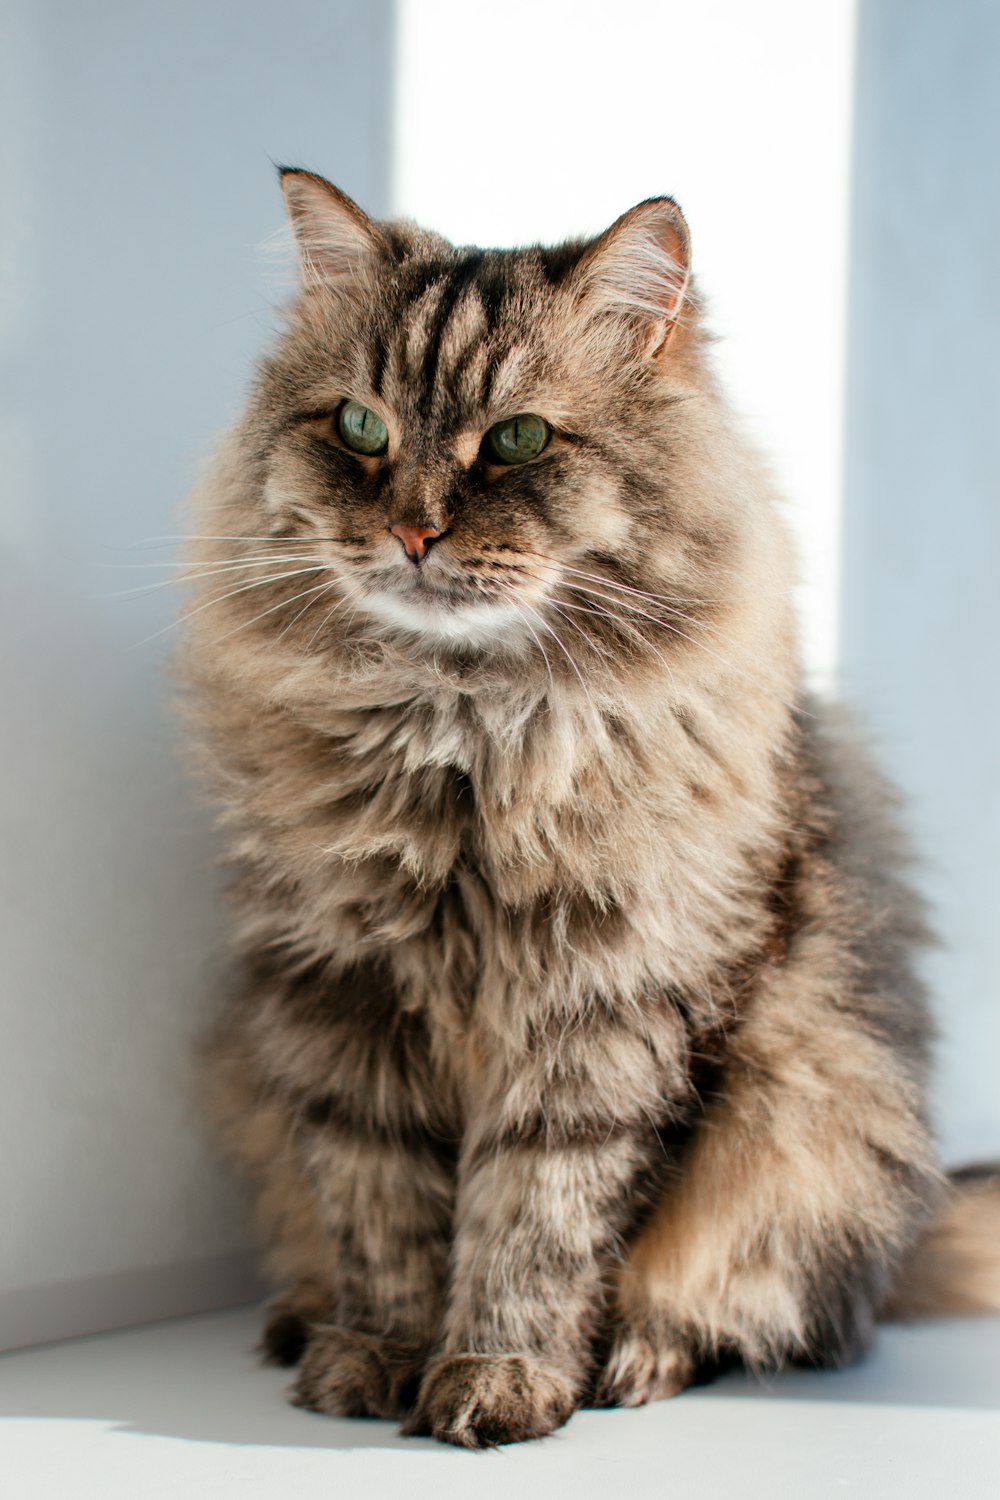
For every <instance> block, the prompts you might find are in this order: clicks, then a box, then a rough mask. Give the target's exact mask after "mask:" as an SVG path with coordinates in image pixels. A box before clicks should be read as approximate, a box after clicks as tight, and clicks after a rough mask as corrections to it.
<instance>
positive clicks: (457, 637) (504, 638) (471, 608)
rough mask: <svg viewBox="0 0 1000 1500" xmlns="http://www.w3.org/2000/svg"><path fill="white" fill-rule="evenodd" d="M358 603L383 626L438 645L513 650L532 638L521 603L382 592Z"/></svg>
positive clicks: (364, 598)
mask: <svg viewBox="0 0 1000 1500" xmlns="http://www.w3.org/2000/svg"><path fill="white" fill-rule="evenodd" d="M357 604H358V607H359V608H361V609H363V610H365V611H366V612H367V613H368V614H369V615H371V616H373V617H374V619H375V620H376V621H378V623H379V624H380V625H382V626H390V627H391V628H392V629H394V630H401V631H405V632H406V633H407V634H408V635H417V636H421V637H423V638H424V639H425V640H428V641H431V642H433V643H435V644H438V645H451V646H472V647H475V648H477V649H482V648H485V647H489V646H493V647H501V648H503V649H504V650H510V649H512V648H517V647H518V646H520V645H527V644H530V643H531V640H532V635H531V627H530V624H529V622H528V621H527V620H526V618H525V611H524V609H523V608H521V607H520V606H519V605H517V604H506V603H497V604H491V603H490V602H488V601H484V602H483V603H475V604H453V603H451V602H450V601H449V600H447V599H445V598H442V599H440V600H438V599H434V598H431V597H426V598H421V599H419V600H411V599H403V598H401V597H400V596H399V595H398V594H390V593H382V592H379V593H370V594H365V595H364V596H363V597H362V598H360V599H358V601H357Z"/></svg>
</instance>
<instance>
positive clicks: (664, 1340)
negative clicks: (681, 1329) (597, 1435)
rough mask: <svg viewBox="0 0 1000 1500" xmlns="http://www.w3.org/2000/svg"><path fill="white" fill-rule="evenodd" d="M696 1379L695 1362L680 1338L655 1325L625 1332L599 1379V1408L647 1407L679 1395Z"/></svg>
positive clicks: (596, 1401) (612, 1349)
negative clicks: (651, 1402)
mask: <svg viewBox="0 0 1000 1500" xmlns="http://www.w3.org/2000/svg"><path fill="white" fill-rule="evenodd" d="M694 1377H695V1361H694V1359H693V1358H692V1356H691V1353H690V1351H689V1350H688V1349H687V1348H685V1346H684V1344H683V1343H682V1342H681V1341H680V1340H679V1339H676V1338H672V1337H670V1336H668V1335H666V1334H664V1333H662V1332H661V1331H660V1330H658V1329H656V1328H655V1327H653V1326H650V1327H649V1328H647V1329H644V1330H642V1331H641V1332H640V1331H638V1330H624V1329H623V1330H622V1331H621V1332H620V1333H619V1334H618V1336H617V1338H616V1339H615V1342H614V1343H613V1345H612V1347H611V1349H610V1351H609V1353H608V1357H607V1361H606V1363H605V1365H604V1368H603V1369H602V1370H601V1373H600V1375H599V1376H598V1380H597V1387H596V1390H595V1393H594V1405H595V1406H645V1404H646V1402H647V1401H663V1400H664V1399H665V1398H666V1397H668V1396H678V1395H680V1393H681V1391H683V1390H684V1389H685V1387H686V1386H689V1385H690V1384H691V1382H692V1380H693V1379H694Z"/></svg>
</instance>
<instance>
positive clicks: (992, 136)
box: [843, 0, 1000, 1159]
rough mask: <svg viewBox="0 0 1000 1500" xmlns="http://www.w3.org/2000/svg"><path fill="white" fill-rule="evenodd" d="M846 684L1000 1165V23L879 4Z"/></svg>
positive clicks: (982, 1141) (916, 4)
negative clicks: (882, 766)
mask: <svg viewBox="0 0 1000 1500" xmlns="http://www.w3.org/2000/svg"><path fill="white" fill-rule="evenodd" d="M857 88H858V98H857V124H856V138H855V151H854V235H853V253H852V283H851V299H850V326H849V337H850V349H851V357H850V379H849V384H848V426H847V438H848V441H847V469H846V473H847V487H846V506H845V531H844V542H845V546H844V605H843V618H844V635H843V658H844V678H845V684H846V686H847V687H848V689H849V690H850V691H851V692H852V694H853V696H854V697H855V698H856V699H857V700H858V701H859V702H860V704H861V706H862V707H863V709H864V712H865V715H866V717H867V718H868V720H869V722H871V723H872V724H873V725H874V726H875V728H876V731H877V735H878V741H879V743H880V745H881V748H882V752H883V758H884V760H885V761H886V763H887V764H888V765H889V766H890V767H891V769H892V772H893V774H894V775H895V776H896V777H897V778H898V780H899V781H900V783H901V784H902V786H903V788H904V789H905V792H906V794H907V797H908V799H909V804H910V819H911V823H912V825H913V827H914V830H915V833H916V835H917V844H918V849H919V852H920V855H921V857H922V859H923V861H924V871H923V883H924V886H925V888H926V891H927V893H928V896H929V897H930V899H931V902H932V904H933V917H934V922H935V925H936V926H937V929H938V931H939V933H940V935H941V938H942V939H943V942H944V945H945V946H944V948H943V949H942V951H941V952H940V953H939V954H937V955H936V956H935V957H934V959H933V961H932V962H931V963H930V964H929V966H928V973H929V978H930V980H931V984H932V986H933V989H934V992H935V995H936V998H937V1002H938V1014H939V1016H940V1019H941V1026H942V1033H943V1036H942V1046H941V1087H940V1090H939V1098H940V1108H939V1114H940V1120H941V1129H942V1138H943V1142H944V1146H945V1150H946V1153H947V1155H948V1156H949V1157H950V1158H952V1159H960V1158H967V1157H982V1156H984V1155H985V1154H992V1155H993V1156H994V1157H996V1156H1000V694H998V684H1000V677H998V648H1000V588H998V583H997V579H998V573H1000V480H998V473H1000V468H998V462H997V433H998V430H1000V358H998V354H997V350H998V347H1000V275H998V267H1000V195H998V192H997V186H998V179H997V163H998V162H1000V7H998V6H997V5H996V3H995V0H963V3H962V4H961V5H942V4H940V3H939V0H862V3H861V8H860V22H859V69H858V85H857Z"/></svg>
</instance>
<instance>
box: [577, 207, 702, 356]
mask: <svg viewBox="0 0 1000 1500" xmlns="http://www.w3.org/2000/svg"><path fill="white" fill-rule="evenodd" d="M690 264H691V238H690V235H689V234H688V227H687V224H686V223H685V221H684V215H683V214H682V213H681V211H680V209H679V208H678V207H677V204H676V203H675V202H674V200H673V199H672V198H647V199H646V201H645V202H644V203H639V204H637V205H636V207H635V208H630V209H629V211H628V213H625V214H622V216H621V218H620V219H616V220H615V222H614V223H613V224H612V226H611V228H610V229H606V230H605V231H604V233H603V234H602V235H599V236H598V238H597V239H596V240H594V242H593V243H592V244H591V245H590V246H588V248H587V249H586V250H585V251H584V254H583V256H582V257H581V259H580V260H579V261H578V263H577V265H576V269H575V272H574V279H575V280H576V282H577V285H578V287H579V291H580V294H581V296H582V298H583V302H584V305H585V306H586V308H587V311H588V314H597V315H602V316H611V317H618V318H620V319H621V320H622V321H623V322H625V323H627V324H629V325H631V327H632V328H633V329H635V331H636V332H637V334H638V338H639V343H640V348H641V349H642V351H643V353H644V354H646V355H647V356H648V357H649V358H653V357H654V356H655V355H657V354H659V353H660V351H661V350H662V349H663V348H664V346H665V345H666V343H667V340H668V339H669V338H670V335H671V334H672V333H673V331H674V328H675V327H676V326H677V323H678V320H679V319H680V317H681V314H682V311H683V309H684V302H685V298H686V296H687V292H688V283H689V281H690Z"/></svg>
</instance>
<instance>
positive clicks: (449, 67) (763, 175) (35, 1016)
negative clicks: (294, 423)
mask: <svg viewBox="0 0 1000 1500" xmlns="http://www.w3.org/2000/svg"><path fill="white" fill-rule="evenodd" d="M998 76H1000V7H998V6H997V5H996V4H995V3H994V0H952V3H948V4H946V3H944V0H858V3H857V4H855V3H853V0H812V3H811V4H810V5H808V6H805V5H802V4H801V0H752V3H748V0H699V3H698V4H696V5H693V4H691V3H690V0H658V3H652V0H647V3H640V0H618V3H617V4H616V5H615V6H614V8H613V10H612V9H611V8H609V7H607V6H606V5H597V4H589V3H580V0H577V3H568V0H535V3H534V4H528V3H523V0H506V3H504V4H495V5H488V6H487V5H470V4H468V3H465V4H460V3H459V0H396V3H391V0H368V3H366V4H365V5H363V6H359V5H357V4H356V3H353V4H347V3H346V0H282V3H281V4H280V5H278V4H276V3H274V0H239V3H237V0H197V3H195V0H174V3H173V4H172V5H171V6H170V7H163V6H157V5H153V4H136V3H134V0H76V3H70V0H0V174H2V183H3V195H2V201H3V244H2V265H0V271H2V291H0V371H2V377H0V378H2V380H3V384H4V402H3V410H2V415H0V548H2V551H0V631H2V637H0V640H2V644H0V676H2V688H0V952H2V954H3V970H2V973H3V985H2V989H0V1048H2V1056H3V1070H4V1075H3V1087H2V1090H0V1139H2V1141H3V1143H4V1145H3V1151H2V1153H0V1204H2V1211H0V1347H12V1346H15V1345H17V1344H24V1343H30V1342H35V1341H39V1340H43V1339H48V1338H56V1337H62V1336H67V1335H72V1334H77V1333H84V1332H88V1331H91V1330H95V1329H100V1328H106V1327H114V1326H118V1325H120V1324H123V1323H127V1322H130V1321H138V1320H142V1319H146V1318H152V1317H157V1316H165V1315H168V1314H172V1313H178V1312H189V1311H197V1310H200V1309H203V1308H209V1307H214V1306H222V1305H226V1304H227V1303H236V1302H239V1301H241V1300H244V1299H246V1298H247V1297H248V1296H251V1295H253V1293H254V1291H255V1287H256V1284H255V1282H254V1279H253V1273H252V1269H251V1265H252V1259H251V1256H250V1254H249V1251H248V1245H249V1238H248V1231H247V1223H246V1215H245V1207H244V1204H243V1201H242V1199H241V1197H240V1194H239V1192H238V1190H237V1189H236V1188H235V1187H234V1185H233V1184H232V1182H231V1180H230V1178H229V1176H228V1174H227V1173H226V1172H225V1171H224V1170H223V1169H222V1168H221V1167H219V1166H218V1165H217V1164H216V1163H215V1161H214V1159H213V1155H212V1151H211V1149H210V1147H209V1146H208V1144H207V1143H206V1140H205V1135H204V1131H203V1129H202V1126H201V1123H200V1120H199V1118H198V1115H197V1111H196V1107H195V1104H194V1100H193V1089H192V1086H191V1082H190V1057H191V1050H192V1046H193V1043H194V1040H195V1038H196V1037H197V1036H198V1035H200V1034H201V1033H202V1032H203V1030H204V1029H205V1026H206V1023H207V1020H208V1019H209V1018H210V1016H211V1014H212V1011H213V1008H214V1005H215V1004H216V999H217V996H218V994H219V993H220V990H221V988H222V986H223V985H224V983H225V977H224V976H225V929H226V922H225V915H224V912H223V910H222V904H221V902H220V890H221V882H220V879H219V877H218V875H217V873H216V872H215V870H214V863H213V862H214V858H215V852H216V851H215V847H214V843H213V840H212V837H211V835H210V834H209V832H208V831H207V828H206V823H207V817H206V814H205V811H204V809H202V808H201V807H199V806H198V805H197V801H196V798H195V795H194V791H193V788H192V787H191V785H190V784H189V782H188V781H187V779H186V777H185V774H184V771H183V769H182V766H181V764H180V762H179V757H178V754H177V736H176V733H175V729H174V726H173V724H172V720H171V715H170V712H169V694H170V686H169V680H168V672H167V659H168V655H169V650H170V645H171V629H170V622H171V620H172V618H173V615H172V610H173V604H172V600H171V597H170V595H171V590H170V589H169V588H164V589H162V590H159V591H156V592H152V593H140V594H136V595H130V596H127V597H124V598H123V597H116V594H117V591H120V590H124V589H132V588H136V587H137V586H139V585H141V584H145V583H146V582H147V581H148V580H149V579H157V578H159V577H160V576H161V571H159V570H158V566H157V567H151V568H148V569H147V568H146V567H145V564H147V563H152V564H157V565H159V564H160V563H161V562H162V561H163V560H164V559H165V558H167V557H169V555H170V547H171V545H172V543H171V542H170V540H169V539H170V538H171V537H172V536H174V535H175V534H176V533H177V532H178V531H179V530H180V529H181V527H182V525H183V522H182V521H181V520H180V519H179V518H178V514H177V507H178V504H179V502H180V500H181V499H182V497H183V495H184V494H185V492H186V491H187V490H188V489H189V487H190V485H191V483H192V481H193V479H194V477H195V475H196V473H197V471H198V465H199V462H200V460H201V459H202V458H203V457H204V455H205V454H206V453H207V452H208V451H209V450H210V448H211V445H212V442H213V439H214V436H215V435H216V434H217V433H218V432H219V431H220V430H221V429H222V428H223V427H225V425H226V424H227V423H228V422H229V421H230V420H231V419H232V418H233V417H234V415H235V414H236V412H237V410H238V407H239V403H240V399H241V392H242V391H243V389H244V388H245V386H246V383H247V380H248V377H249V373H250V369H251V365H252V361H253V359H254V357H255V355H256V354H257V353H258V352H259V351H260V350H261V349H262V347H263V346H264V344H265V343H266V339H267V336H268V333H269V330H270V329H272V328H273V327H274V324H275V306H276V304H277V303H278V302H280V299H281V296H282V295H283V292H282V288H281V284H280V283H281V278H280V276H278V277H276V276H275V272H274V265H273V257H271V256H269V255H267V254H264V253H262V247H266V246H267V245H268V244H269V243H270V242H271V241H272V239H273V236H274V233H275V231H276V230H278V229H279V227H280V224H281V207H280V197H279V194H278V189H277V184H276V180H275V174H274V170H273V163H274V162H286V163H291V164H295V165H301V166H306V167H310V168H312V169H314V170H317V171H320V172H322V173H323V174H324V175H326V176H328V177H330V178H332V179H333V180H334V181H336V182H337V183H339V184H340V185H341V186H342V187H343V188H345V189H346V190H347V191H348V192H349V193H351V194H352V195H353V196H355V197H356V198H357V199H358V201H359V202H360V203H362V205H363V206H364V207H365V208H366V209H368V210H369V212H371V213H373V214H375V215H386V214H404V215H410V216H412V217H415V218H419V219H420V220H421V221H423V222H424V223H426V224H427V225H429V226H430V227H433V228H435V229H438V230H440V231H442V232H443V233H445V234H447V235H448V236H450V237H451V238H453V239H456V240H459V241H477V242H481V243H487V244H515V243H524V242H528V241H531V240H535V239H546V240H556V239H559V238H561V237H564V236H566V235H569V234H578V233H589V232H597V231H599V230H600V229H602V228H603V227H605V226H606V225H607V224H608V223H609V222H610V221H611V220H612V219H613V218H615V217H616V216H617V215H618V214H619V213H621V212H622V211H623V210H624V209H625V208H627V207H629V206H630V205H631V204H632V203H634V202H636V201H638V200H639V199H641V198H644V197H647V196H649V195H650V194H654V193H661V192H668V193H672V194H673V195H674V196H676V197H677V198H678V200H679V201H680V202H681V204H682V205H683V207H684V209H685V212H686V214H687V216H688V219H689V222H690V224H691V227H692V232H693V238H694V246H695V252H694V253H695V264H696V269H697V271H698V273H699V276H700V279H701V282H702V285H703V287H704V288H705V290H706V291H707V293H708V295H709V297H710V300H711V307H712V320H713V325H714V326H715V328H716V329H717V330H718V332H719V334H720V335H721V338H720V342H719V345H718V359H719V363H720V366H721V368H722V370H723V373H724V375H725V377H726V379H727V382H728V384H729V386H730V389H731V391H732V393H733V397H734V400H735V401H736V403H737V405H738V407H739V409H740V410H741V412H742V413H743V414H744V417H745V420H746V421H747V423H748V424H749V426H750V428H751V430H752V431H753V432H754V433H755V435H756V436H757V437H758V438H759V440H760V442H761V443H762V444H763V445H764V446H765V447H766V448H767V450H768V451H769V453H770V454H771V455H772V459H773V463H774V467H775V471H776V473H777V474H778V476H779V478H780V481H781V483H782V486H783V488H784V491H785V493H786V495H787V497H788V514H789V519H790V520H791V522H792V524H793V525H794V527H795V528H796V531H797V533H798V536H799V540H800V551H801V556H802V588H801V602H802V612H803V621H804V631H805V649H806V656H807V663H808V668H809V672H810V675H811V677H812V680H813V681H814V682H815V683H816V684H817V685H819V686H820V687H822V688H824V689H829V688H836V689H837V690H838V691H841V692H842V693H843V694H845V695H846V696H847V697H848V698H849V699H850V700H851V701H853V702H854V703H856V704H857V705H858V706H859V707H860V708H861V710H862V711H863V713H864V715H865V717H866V719H867V721H868V723H869V724H870V725H871V727H872V730H873V733H874V735H875V739H876V743H877V746H878V749H879V753H880V755H881V758H882V761H883V763H884V764H885V765H886V767H887V768H888V769H889V770H890V771H891V772H892V774H893V775H894V776H895V777H896V779H897V780H898V781H899V783H900V784H901V785H902V787H903V789H904V791H905V794H906V796H907V799H908V805H909V820H910V826H911V828H912V830H913V833H914V837H915V839H916V842H917V845H918V849H919V852H920V855H921V859H922V865H921V880H922V884H923V886H924V889H925V891H926V892H927V895H928V897H929V900H930V902H931V905H932V909H933V914H934V921H935V924H936V927H937V930H938V932H939V933H940V934H941V937H942V939H943V946H942V948H941V949H940V951H939V952H937V953H936V954H935V955H934V956H933V958H932V959H930V960H929V962H928V966H927V967H928V977H929V979H930V981H931V983H932V985H933V988H934V991H935V995H936V1000H937V1010H938V1016H939V1020H940V1027H941V1045H940V1081H939V1088H938V1096H937V1102H938V1110H937V1113H938V1121H939V1130H940V1136H941V1141H942V1147H943V1150H944V1153H945V1156H946V1159H948V1160H949V1161H957V1160H959V1159H963V1160H964V1159H968V1158H974V1157H983V1156H987V1155H993V1156H998V1155H1000V1098H998V1080H1000V922H998V910H1000V902H998V897H1000V708H998V692H997V687H998V673H997V663H996V658H997V645H998V640H1000V631H998V623H1000V622H998V603H997V599H998V593H1000V588H998V584H997V578H996V575H997V573H998V570H1000V505H998V503H997V502H998V495H997V478H996V473H997V463H996V458H995V450H996V433H997V430H998V413H1000V366H998V357H997V347H998V342H1000V340H998V334H1000V289H998V288H1000V278H998V276H997V266H998V264H1000V194H998V193H997V185H998V184H997V161H998V160H1000V90H998V88H997V82H996V81H997V78H998Z"/></svg>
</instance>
